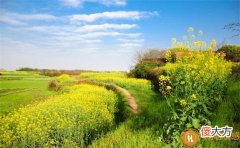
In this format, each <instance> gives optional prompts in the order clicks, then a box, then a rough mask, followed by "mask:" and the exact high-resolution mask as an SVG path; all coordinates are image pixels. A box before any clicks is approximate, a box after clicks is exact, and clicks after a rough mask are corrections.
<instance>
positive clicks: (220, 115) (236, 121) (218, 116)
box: [202, 79, 240, 148]
mask: <svg viewBox="0 0 240 148" xmlns="http://www.w3.org/2000/svg"><path fill="white" fill-rule="evenodd" d="M212 125H213V126H215V125H218V126H219V127H223V126H225V125H228V126H231V127H233V132H240V80H233V79H230V80H229V82H228V89H227V94H226V98H224V100H223V101H222V102H221V103H220V104H219V105H218V107H217V109H216V112H215V116H214V118H213V122H212ZM202 146H203V147H222V148H225V147H229V148H230V147H232V148H235V147H239V146H240V141H228V140H221V141H220V140H216V141H213V140H203V142H202Z"/></svg>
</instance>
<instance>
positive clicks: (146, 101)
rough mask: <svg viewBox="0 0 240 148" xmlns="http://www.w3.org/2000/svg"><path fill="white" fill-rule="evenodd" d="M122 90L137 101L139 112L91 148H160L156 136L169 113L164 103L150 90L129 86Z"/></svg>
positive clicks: (159, 142) (160, 144) (157, 136)
mask: <svg viewBox="0 0 240 148" xmlns="http://www.w3.org/2000/svg"><path fill="white" fill-rule="evenodd" d="M124 88H125V89H127V90H128V91H129V92H130V93H131V94H132V95H133V96H134V97H135V98H136V99H137V103H138V107H139V110H140V111H141V112H140V113H139V114H138V115H136V116H132V117H130V118H129V119H128V120H127V121H125V122H123V123H122V124H121V125H120V126H119V127H118V128H116V130H114V131H112V132H110V133H109V134H107V135H106V136H103V137H102V138H100V139H99V140H96V141H95V142H93V144H92V145H91V147H113V146H116V147H161V146H162V143H161V141H160V139H159V135H158V134H160V132H161V129H162V126H163V124H164V122H166V120H167V113H168V112H169V111H168V110H169V108H168V106H167V104H166V101H165V100H164V99H163V98H161V97H160V96H159V95H158V94H157V93H156V92H154V91H153V90H152V89H150V88H148V89H141V90H139V88H137V87H133V86H130V85H129V86H125V87H124Z"/></svg>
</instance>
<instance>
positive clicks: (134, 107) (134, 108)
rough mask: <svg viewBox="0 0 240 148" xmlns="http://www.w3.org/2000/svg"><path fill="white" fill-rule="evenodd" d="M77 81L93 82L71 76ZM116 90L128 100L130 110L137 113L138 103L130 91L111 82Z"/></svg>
mask: <svg viewBox="0 0 240 148" xmlns="http://www.w3.org/2000/svg"><path fill="white" fill-rule="evenodd" d="M73 78H74V79H75V80H76V81H77V82H78V83H89V84H93V83H92V82H91V81H89V80H88V79H85V78H78V77H73ZM94 84H95V85H97V83H94ZM99 84H101V85H106V84H107V83H102V82H100V83H99ZM111 85H112V86H113V87H114V88H115V89H116V90H117V91H118V92H121V93H122V94H123V95H124V96H125V97H126V98H127V101H128V104H129V106H130V107H131V112H132V113H134V114H137V113H138V105H137V102H136V99H135V98H134V97H133V96H132V95H131V93H130V92H129V91H128V90H126V89H124V88H122V87H120V86H118V85H116V84H111Z"/></svg>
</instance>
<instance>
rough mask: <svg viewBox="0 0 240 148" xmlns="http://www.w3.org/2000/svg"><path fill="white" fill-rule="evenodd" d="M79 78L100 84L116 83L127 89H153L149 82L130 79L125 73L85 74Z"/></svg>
mask: <svg viewBox="0 0 240 148" xmlns="http://www.w3.org/2000/svg"><path fill="white" fill-rule="evenodd" d="M79 76H80V77H84V78H88V79H90V80H94V81H99V82H107V83H116V84H117V85H119V86H122V87H125V88H128V87H138V89H146V88H150V87H151V83H150V82H149V81H148V80H146V79H136V78H128V77H127V76H126V74H125V73H123V72H98V73H94V72H84V73H81V74H80V75H79Z"/></svg>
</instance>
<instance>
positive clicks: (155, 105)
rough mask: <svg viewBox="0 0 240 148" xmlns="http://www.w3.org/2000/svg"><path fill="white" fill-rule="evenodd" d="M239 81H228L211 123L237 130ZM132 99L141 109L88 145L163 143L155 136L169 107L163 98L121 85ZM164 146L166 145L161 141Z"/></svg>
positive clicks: (226, 143) (219, 143) (235, 144)
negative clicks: (222, 98)
mask: <svg viewBox="0 0 240 148" xmlns="http://www.w3.org/2000/svg"><path fill="white" fill-rule="evenodd" d="M239 86H240V81H232V80H230V81H229V84H228V91H227V97H226V98H225V99H224V100H223V101H222V102H221V103H220V104H219V106H218V107H217V109H216V112H215V116H214V118H213V124H212V125H218V126H225V125H229V126H233V127H234V131H235V132H236V131H238V132H239V131H240V130H239V127H240V126H239V125H240V122H239V119H240V114H239V108H240V106H239V105H240V100H239V99H240V91H239ZM124 88H126V89H127V90H128V91H129V92H130V93H131V94H132V95H133V96H134V97H135V98H136V99H137V103H138V105H139V108H140V110H141V113H140V114H139V115H137V116H133V117H131V118H130V119H128V120H127V121H126V122H124V123H122V124H121V125H120V126H119V127H118V128H116V130H114V131H112V132H110V133H109V134H107V135H105V136H103V137H102V138H100V139H98V140H96V141H94V142H93V144H92V145H91V147H163V146H164V145H163V144H162V143H161V141H160V139H159V133H161V131H162V126H163V124H164V123H165V122H166V121H167V116H168V113H169V108H168V106H167V103H166V101H165V100H164V99H163V98H161V96H159V95H158V94H157V93H156V92H154V91H153V90H151V89H145V90H139V88H137V87H133V86H130V85H129V86H124ZM201 141H202V142H201V143H200V144H199V146H198V147H213V148H214V147H220V148H221V147H222V148H225V147H238V145H239V142H238V141H213V140H201ZM165 146H166V145H165Z"/></svg>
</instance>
